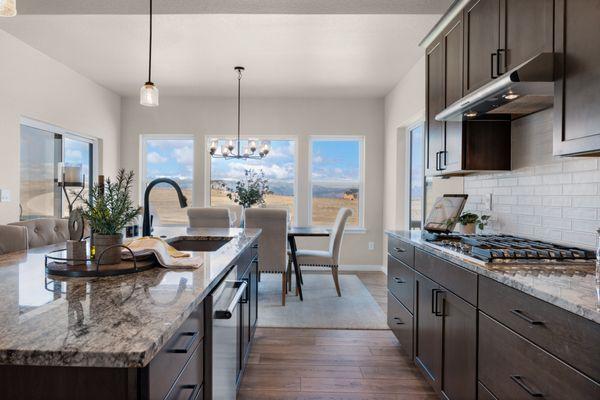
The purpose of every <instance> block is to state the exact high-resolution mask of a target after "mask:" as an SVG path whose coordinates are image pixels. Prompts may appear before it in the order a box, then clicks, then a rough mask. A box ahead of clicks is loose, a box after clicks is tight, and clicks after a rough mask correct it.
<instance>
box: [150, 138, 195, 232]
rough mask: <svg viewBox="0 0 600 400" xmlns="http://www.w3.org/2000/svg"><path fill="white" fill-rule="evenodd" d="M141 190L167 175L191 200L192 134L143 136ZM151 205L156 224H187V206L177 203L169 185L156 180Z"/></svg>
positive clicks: (189, 200)
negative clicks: (185, 207)
mask: <svg viewBox="0 0 600 400" xmlns="http://www.w3.org/2000/svg"><path fill="white" fill-rule="evenodd" d="M141 175H142V180H141V182H142V190H141V191H140V194H141V196H143V193H144V190H145V189H146V186H147V185H148V184H149V183H150V182H151V181H153V180H154V179H156V178H170V179H173V180H174V181H175V182H177V183H178V184H179V186H180V187H181V190H182V191H183V194H184V195H185V196H186V197H187V199H188V204H190V205H191V204H192V192H193V182H194V139H193V137H191V136H175V135H167V136H162V137H160V136H155V135H143V136H142V174H141ZM150 207H151V213H152V215H153V218H154V220H153V224H154V225H155V226H167V225H187V223H188V218H187V213H186V210H185V209H183V208H180V207H179V200H178V198H177V192H176V191H175V189H173V187H172V186H170V185H167V184H163V183H161V184H158V185H157V186H155V187H154V188H153V189H152V192H151V193H150Z"/></svg>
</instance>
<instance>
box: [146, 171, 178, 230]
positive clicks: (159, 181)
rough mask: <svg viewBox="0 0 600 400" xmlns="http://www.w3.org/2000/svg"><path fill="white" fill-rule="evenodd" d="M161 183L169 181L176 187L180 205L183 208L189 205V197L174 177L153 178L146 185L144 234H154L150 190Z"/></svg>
mask: <svg viewBox="0 0 600 400" xmlns="http://www.w3.org/2000/svg"><path fill="white" fill-rule="evenodd" d="M159 183H168V184H169V185H171V186H173V187H174V188H175V191H177V197H179V206H180V207H181V208H185V207H187V198H186V197H185V196H184V195H183V192H182V191H181V187H179V185H178V184H177V182H175V181H174V180H173V179H169V178H158V179H155V180H153V181H152V182H150V183H149V184H148V186H146V191H145V192H144V223H143V227H142V236H150V235H151V234H152V221H151V220H150V191H151V190H152V188H153V187H154V186H156V185H158V184H159Z"/></svg>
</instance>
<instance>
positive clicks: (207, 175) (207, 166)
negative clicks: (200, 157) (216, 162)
mask: <svg viewBox="0 0 600 400" xmlns="http://www.w3.org/2000/svg"><path fill="white" fill-rule="evenodd" d="M249 138H252V139H257V140H269V141H278V140H288V141H293V142H294V185H293V186H294V196H293V208H294V216H295V218H294V221H292V226H299V225H301V224H300V223H299V215H298V197H299V196H298V194H299V192H298V178H299V173H298V171H299V168H298V164H299V162H300V160H299V158H298V154H299V153H298V148H299V140H298V136H296V135H263V134H256V135H251V134H245V135H244V136H242V137H241V139H242V140H248V139H249ZM212 139H219V140H237V135H231V134H227V135H204V147H203V149H204V150H205V151H206V153H205V157H204V158H205V162H204V204H205V206H206V207H210V206H211V205H210V204H211V202H210V193H211V189H210V182H211V176H212V163H211V160H212V157H211V156H210V154H209V152H208V150H209V149H208V148H209V146H210V141H211V140H212ZM268 157H269V156H268V155H267V156H266V157H265V158H268Z"/></svg>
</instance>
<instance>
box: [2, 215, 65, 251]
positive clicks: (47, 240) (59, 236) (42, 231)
mask: <svg viewBox="0 0 600 400" xmlns="http://www.w3.org/2000/svg"><path fill="white" fill-rule="evenodd" d="M8 225H10V226H21V227H25V228H26V229H27V246H28V248H30V249H32V248H35V247H41V246H48V245H51V244H57V243H63V242H66V241H67V240H69V239H70V234H69V221H68V220H66V219H61V218H36V219H31V220H27V221H19V222H12V223H10V224H8Z"/></svg>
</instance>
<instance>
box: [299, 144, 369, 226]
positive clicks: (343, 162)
mask: <svg viewBox="0 0 600 400" xmlns="http://www.w3.org/2000/svg"><path fill="white" fill-rule="evenodd" d="M311 146H312V148H311V154H312V160H311V165H312V167H311V184H312V224H313V225H317V226H331V225H332V224H333V222H334V221H335V217H336V215H337V212H338V210H339V209H340V208H341V207H347V208H350V209H351V210H352V216H351V217H350V218H349V220H348V225H349V226H358V225H359V224H360V222H359V221H360V214H359V213H360V202H359V198H360V196H361V195H362V193H360V186H361V185H360V184H361V176H362V172H361V147H362V139H324V140H321V139H318V140H317V139H315V140H313V141H312V142H311Z"/></svg>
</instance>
